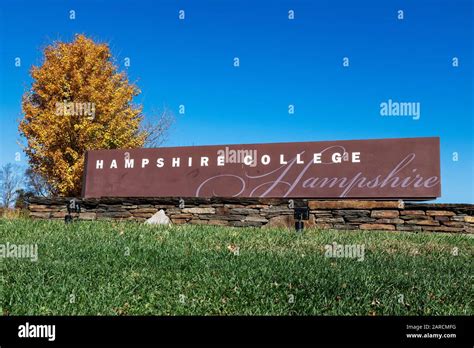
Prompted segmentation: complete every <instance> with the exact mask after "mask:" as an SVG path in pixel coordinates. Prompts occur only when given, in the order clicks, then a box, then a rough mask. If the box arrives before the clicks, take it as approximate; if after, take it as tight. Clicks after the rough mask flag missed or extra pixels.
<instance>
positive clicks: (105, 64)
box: [18, 35, 147, 196]
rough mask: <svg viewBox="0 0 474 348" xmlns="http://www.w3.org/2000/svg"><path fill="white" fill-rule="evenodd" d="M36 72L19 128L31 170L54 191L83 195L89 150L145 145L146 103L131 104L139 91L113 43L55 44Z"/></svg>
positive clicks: (79, 37)
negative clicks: (118, 64) (116, 61)
mask: <svg viewBox="0 0 474 348" xmlns="http://www.w3.org/2000/svg"><path fill="white" fill-rule="evenodd" d="M31 76H32V78H33V84H32V86H31V90H29V91H27V92H25V94H24V95H23V100H22V111H23V119H22V120H21V121H20V124H19V127H18V128H19V131H20V133H21V134H22V135H23V136H24V137H25V138H26V140H27V146H26V148H25V152H26V154H27V155H28V158H29V162H30V165H31V167H32V169H33V170H34V171H36V172H37V173H39V174H40V175H41V176H42V177H44V178H45V179H46V180H47V181H48V183H49V184H50V185H51V187H52V189H53V192H54V193H55V194H58V195H64V196H78V195H80V193H81V185H82V176H83V170H84V153H85V151H86V150H94V149H117V148H137V147H142V146H143V145H144V143H145V141H146V138H147V132H145V131H142V130H141V128H140V124H141V122H142V120H143V114H142V108H141V106H136V105H134V104H133V103H132V101H133V98H134V97H135V96H136V95H138V94H139V93H140V90H139V89H138V88H137V87H136V86H135V85H134V84H131V83H129V81H128V79H127V76H126V74H125V73H123V72H119V71H118V69H117V67H116V66H115V65H114V63H113V62H112V56H111V54H110V50H109V47H108V45H106V44H97V43H95V42H94V41H92V40H91V39H89V38H87V37H85V36H84V35H76V37H75V39H74V41H73V42H71V43H64V42H57V43H54V44H53V45H51V46H48V47H46V48H45V50H44V62H43V64H42V65H41V66H39V67H37V66H33V67H32V69H31ZM71 105H72V108H71ZM85 105H86V106H87V107H88V109H85V108H86V106H85ZM81 108H82V109H81ZM58 110H59V111H58ZM65 110H66V111H65ZM85 110H87V112H86V111H85ZM91 110H93V112H92V111H91ZM91 115H92V116H91Z"/></svg>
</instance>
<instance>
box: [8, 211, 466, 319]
mask: <svg viewBox="0 0 474 348" xmlns="http://www.w3.org/2000/svg"><path fill="white" fill-rule="evenodd" d="M334 241H335V242H337V243H340V244H364V245H365V258H364V260H363V261H357V260H355V259H350V258H327V257H325V256H324V245H325V244H330V243H332V242H334ZM7 242H9V243H10V244H11V243H14V244H34V243H37V244H38V254H39V259H38V261H37V262H32V261H30V260H28V259H19V258H16V259H15V258H4V259H0V269H1V278H0V310H1V311H2V312H3V314H4V315H53V314H55V315H388V314H393V315H472V314H474V310H473V298H474V296H473V295H474V292H473V273H472V271H473V270H472V254H473V250H474V241H473V239H472V238H471V236H466V235H442V234H427V233H419V234H413V233H398V232H373V231H371V232H349V231H320V230H305V232H304V233H303V234H300V235H298V234H296V233H295V232H294V231H285V230H277V229H274V230H264V229H251V228H247V229H244V228H241V229H232V228H223V227H210V226H174V227H172V228H166V227H150V226H145V225H142V224H138V223H112V222H77V223H74V224H72V225H65V224H64V223H63V222H51V221H31V220H27V219H18V220H6V219H0V244H6V243H7ZM231 244H232V245H236V246H238V247H239V248H240V249H239V255H234V253H232V252H230V251H229V250H228V246H229V245H231ZM453 248H457V250H458V255H457V256H455V255H453ZM128 251H129V255H128V256H127V252H128ZM71 295H73V296H71ZM402 296H403V301H401V299H402ZM292 298H294V301H293V303H291V302H292V301H291V299H292ZM71 299H74V301H71ZM71 302H73V303H71Z"/></svg>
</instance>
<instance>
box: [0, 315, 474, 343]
mask: <svg viewBox="0 0 474 348" xmlns="http://www.w3.org/2000/svg"><path fill="white" fill-rule="evenodd" d="M27 322H28V323H29V324H30V325H31V324H34V325H52V324H53V325H55V340H54V341H52V342H50V341H48V339H47V338H31V337H30V338H20V337H18V333H19V326H20V325H25V324H26V323H27ZM473 324H474V323H473V318H472V317H447V316H439V317H349V316H346V317H328V316H326V317H152V316H150V317H138V316H136V317H85V316H78V317H53V316H50V317H48V316H22V317H18V316H3V317H0V345H1V347H2V348H4V347H7V348H8V347H9V346H13V345H18V344H21V345H30V344H31V345H35V346H38V345H39V344H40V345H43V344H46V345H58V344H134V345H137V344H146V343H157V344H184V345H189V344H191V345H193V346H196V345H198V344H208V345H209V344H217V345H225V346H227V345H229V344H258V345H268V344H284V345H289V346H294V345H296V344H297V345H301V344H324V345H352V346H354V345H360V344H364V345H367V344H369V345H381V344H384V345H387V344H388V345H392V346H401V345H403V346H407V345H409V346H430V347H433V346H449V347H457V346H466V347H472V342H473V337H474V336H473V334H472V328H473V327H474V325H473ZM407 325H410V328H407ZM433 325H437V326H436V327H434V326H433ZM428 326H429V327H428ZM417 327H418V330H416V329H415V328H417ZM407 334H421V335H424V334H442V335H443V334H449V335H452V334H455V335H456V337H455V338H454V337H449V338H447V337H442V338H433V337H431V338H429V337H425V338H408V337H407Z"/></svg>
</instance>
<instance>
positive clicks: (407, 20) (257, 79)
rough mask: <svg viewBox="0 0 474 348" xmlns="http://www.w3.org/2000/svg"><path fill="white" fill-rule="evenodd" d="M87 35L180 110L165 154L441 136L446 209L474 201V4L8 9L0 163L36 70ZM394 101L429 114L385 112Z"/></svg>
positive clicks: (146, 89)
mask: <svg viewBox="0 0 474 348" xmlns="http://www.w3.org/2000/svg"><path fill="white" fill-rule="evenodd" d="M70 10H74V11H75V15H76V18H75V19H74V20H71V19H70V18H69V15H70V13H69V11H70ZM179 10H184V11H185V19H184V20H179V18H178V11H179ZM289 10H294V11H295V19H294V20H289V19H288V11H289ZM398 10H403V11H404V19H403V20H399V19H398V18H397V15H398V13H397V11H398ZM75 33H83V34H86V35H87V36H90V37H92V38H93V39H95V40H97V41H100V42H107V43H109V44H110V47H111V49H112V53H113V55H114V57H115V59H116V61H117V64H118V65H119V66H120V69H123V70H126V71H127V73H128V75H129V77H130V79H131V80H132V81H135V82H136V83H137V85H138V86H139V87H140V89H141V90H142V94H141V95H140V96H139V97H137V99H136V102H139V103H142V104H143V105H144V110H145V114H149V115H150V114H152V113H153V112H156V111H157V110H160V109H162V108H163V107H166V108H168V109H170V110H171V111H173V112H174V114H175V117H176V122H175V124H174V126H173V128H172V129H171V131H170V134H169V139H168V141H167V142H166V143H165V146H181V145H183V146H184V145H212V144H235V143H263V142H288V141H318V140H338V139H341V140H343V139H370V138H377V139H378V138H385V137H387V138H394V137H417V136H420V137H421V136H439V137H440V138H441V175H442V198H441V199H440V200H439V201H441V202H466V203H474V185H473V177H474V168H473V167H474V159H473V152H474V141H473V128H474V116H473V86H472V80H473V70H472V63H473V56H472V46H473V5H472V0H443V1H441V0H417V1H395V0H390V1H375V0H373V1H364V0H363V1H350V0H345V1H339V0H324V1H316V0H315V1H310V0H307V1H298V0H292V1H283V0H281V1H278V0H273V1H256V0H254V1H244V0H238V1H235V0H227V1H223V0H221V1H217V0H213V1H210V0H192V1H180V0H178V1H122V0H118V1H90V0H77V1H59V0H58V1H51V0H50V1H46V0H45V1H41V2H38V1H21V0H15V1H13V0H6V1H2V3H1V5H0V35H1V43H0V82H1V83H0V122H1V131H0V132H1V133H0V134H1V140H0V145H1V149H0V164H4V163H7V162H14V161H15V153H16V152H18V151H21V150H20V147H19V146H18V145H17V141H18V140H20V137H19V134H18V131H17V120H18V119H19V118H20V117H21V108H20V100H21V95H22V94H23V92H24V91H25V89H26V88H28V86H29V85H30V83H31V79H30V77H29V69H30V67H31V65H38V64H41V59H42V52H41V50H42V48H44V47H45V46H46V45H48V44H50V43H51V42H52V41H54V40H64V41H70V40H71V39H72V38H73V36H74V34H75ZM16 57H20V58H21V67H15V58H16ZM127 57H128V58H130V63H131V65H130V67H128V68H127V67H125V66H124V59H125V58H127ZM234 57H238V58H239V59H240V66H239V67H234V66H233V63H234V62H233V59H234ZM344 57H348V58H349V67H343V64H342V63H343V58H344ZM453 57H457V58H458V59H459V66H458V67H453V66H452V59H453ZM388 99H392V100H394V101H399V102H417V103H420V107H421V115H420V118H419V119H418V120H413V118H411V117H382V116H381V115H380V103H382V102H385V101H387V100H388ZM181 104H182V105H184V106H185V114H184V115H181V114H179V112H178V110H179V105H181ZM290 104H292V105H294V107H295V113H294V114H289V113H288V105H290ZM454 152H456V153H457V154H458V160H457V161H453V153H454ZM26 163H27V162H26V158H25V157H24V156H23V155H22V156H21V160H20V164H26Z"/></svg>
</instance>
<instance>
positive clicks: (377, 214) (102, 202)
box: [28, 197, 474, 233]
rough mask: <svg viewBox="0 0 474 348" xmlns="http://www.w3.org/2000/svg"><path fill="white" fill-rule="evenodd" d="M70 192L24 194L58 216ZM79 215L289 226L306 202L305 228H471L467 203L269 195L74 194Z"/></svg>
mask: <svg viewBox="0 0 474 348" xmlns="http://www.w3.org/2000/svg"><path fill="white" fill-rule="evenodd" d="M69 201H70V198H52V199H51V198H39V197H34V198H31V199H30V204H29V207H28V209H29V215H30V217H31V218H35V219H58V220H63V219H64V217H65V216H66V215H67V208H66V206H67V204H68V202H69ZM77 202H78V203H79V204H80V205H81V212H80V213H79V214H74V215H75V216H77V217H78V219H80V220H104V219H109V220H135V221H145V220H146V219H148V218H150V217H151V216H152V215H153V214H155V213H156V212H157V211H158V210H160V209H163V210H164V211H165V213H166V215H167V216H168V217H169V218H170V219H171V221H172V222H173V224H198V225H216V226H235V227H249V226H251V227H264V228H266V227H287V228H294V226H295V219H294V208H295V207H308V209H309V220H307V221H305V228H321V229H337V230H387V231H395V230H398V231H412V232H418V231H433V232H454V233H474V216H473V215H474V205H473V204H426V203H404V202H403V201H368V200H333V201H321V200H311V199H294V200H289V199H274V198H251V199H249V198H207V199H206V198H183V199H182V200H181V201H180V199H179V198H101V199H82V200H81V199H77Z"/></svg>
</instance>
